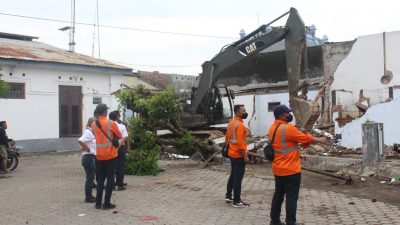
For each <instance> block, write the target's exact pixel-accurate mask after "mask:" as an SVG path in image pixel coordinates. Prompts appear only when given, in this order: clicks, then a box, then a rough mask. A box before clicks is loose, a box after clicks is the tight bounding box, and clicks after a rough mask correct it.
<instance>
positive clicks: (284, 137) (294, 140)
mask: <svg viewBox="0 0 400 225" xmlns="http://www.w3.org/2000/svg"><path fill="white" fill-rule="evenodd" d="M278 124H281V125H280V126H279V128H278V129H277V131H276V135H275V140H274V141H273V143H272V148H273V149H274V151H275V152H274V153H275V156H274V161H273V162H272V171H273V173H274V175H275V176H289V175H293V174H296V173H300V172H301V161H300V148H299V146H298V144H299V143H301V144H302V146H304V147H306V146H308V145H310V144H311V143H312V141H313V137H312V136H311V135H310V134H308V133H306V132H302V131H300V130H299V129H297V128H296V127H295V126H294V125H292V124H288V123H287V122H286V121H283V120H275V121H274V123H273V124H272V125H271V127H270V128H269V132H268V137H269V139H270V140H271V139H272V135H273V133H274V130H275V128H276V126H278Z"/></svg>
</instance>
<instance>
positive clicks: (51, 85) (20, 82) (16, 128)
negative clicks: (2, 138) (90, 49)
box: [0, 33, 132, 151]
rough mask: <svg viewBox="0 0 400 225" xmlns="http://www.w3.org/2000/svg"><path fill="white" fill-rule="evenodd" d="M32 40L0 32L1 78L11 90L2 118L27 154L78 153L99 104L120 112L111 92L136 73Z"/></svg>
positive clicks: (0, 102) (1, 103)
mask: <svg viewBox="0 0 400 225" xmlns="http://www.w3.org/2000/svg"><path fill="white" fill-rule="evenodd" d="M33 39H35V37H29V36H22V35H12V34H4V33H0V65H1V71H0V74H1V79H2V80H4V81H6V82H7V83H9V85H10V87H11V88H10V90H9V91H8V93H7V94H6V95H5V96H2V98H0V120H6V121H7V123H8V130H7V133H8V136H9V137H10V138H13V139H15V140H17V143H18V145H21V146H22V148H23V149H24V150H26V151H49V150H69V149H77V141H76V137H78V136H80V135H81V134H82V130H83V129H84V127H85V126H86V121H87V119H88V118H89V117H91V116H93V111H94V109H95V107H96V105H97V104H99V103H105V104H107V105H108V106H109V107H110V109H117V108H118V102H117V99H116V97H115V96H113V95H111V93H113V92H114V91H116V90H118V89H120V88H121V84H122V77H123V75H124V74H131V73H132V70H131V69H130V68H127V67H123V66H119V65H116V64H112V63H109V62H107V61H105V60H100V59H96V58H93V57H89V56H85V55H82V54H78V53H74V52H69V51H66V50H63V49H59V48H56V47H53V46H50V45H47V44H44V43H40V42H37V41H34V40H33Z"/></svg>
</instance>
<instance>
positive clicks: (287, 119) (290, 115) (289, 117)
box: [285, 114, 293, 123]
mask: <svg viewBox="0 0 400 225" xmlns="http://www.w3.org/2000/svg"><path fill="white" fill-rule="evenodd" d="M285 121H286V122H288V123H290V122H292V121H293V115H292V114H289V115H288V116H287V117H286V119H285Z"/></svg>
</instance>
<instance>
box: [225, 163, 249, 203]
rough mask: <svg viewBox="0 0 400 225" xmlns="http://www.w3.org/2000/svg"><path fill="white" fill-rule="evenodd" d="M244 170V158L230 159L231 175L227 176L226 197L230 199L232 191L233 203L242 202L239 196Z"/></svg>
mask: <svg viewBox="0 0 400 225" xmlns="http://www.w3.org/2000/svg"><path fill="white" fill-rule="evenodd" d="M245 169H246V164H245V163H244V158H231V175H230V176H229V179H228V184H227V186H226V195H227V196H228V197H231V196H232V190H233V202H235V203H239V202H240V201H241V200H242V199H241V198H240V195H241V192H242V180H243V176H244V172H245Z"/></svg>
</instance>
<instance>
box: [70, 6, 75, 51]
mask: <svg viewBox="0 0 400 225" xmlns="http://www.w3.org/2000/svg"><path fill="white" fill-rule="evenodd" d="M74 39H75V0H71V29H70V31H69V50H70V51H71V52H74V51H75V40H74Z"/></svg>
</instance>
